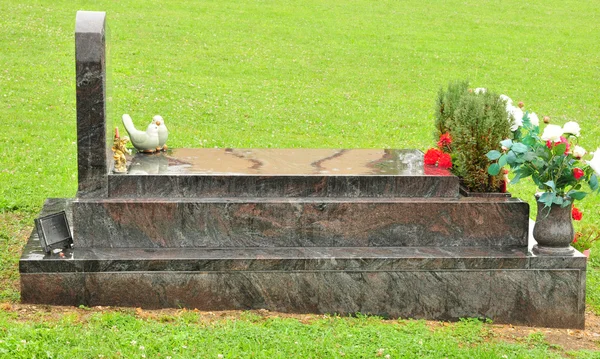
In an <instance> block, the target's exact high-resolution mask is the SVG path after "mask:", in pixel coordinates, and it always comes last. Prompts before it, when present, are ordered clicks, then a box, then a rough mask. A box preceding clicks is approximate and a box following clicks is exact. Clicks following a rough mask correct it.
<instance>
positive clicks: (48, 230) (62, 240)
mask: <svg viewBox="0 0 600 359" xmlns="http://www.w3.org/2000/svg"><path fill="white" fill-rule="evenodd" d="M35 227H36V229H37V233H38V236H39V238H40V245H41V246H42V249H43V250H44V251H45V252H46V253H50V252H51V251H52V250H53V249H57V248H60V249H65V248H68V247H70V246H71V245H72V244H73V236H72V235H71V229H70V228H69V222H68V221H67V214H66V213H65V211H61V212H58V213H54V214H50V215H47V216H44V217H40V218H36V219H35Z"/></svg>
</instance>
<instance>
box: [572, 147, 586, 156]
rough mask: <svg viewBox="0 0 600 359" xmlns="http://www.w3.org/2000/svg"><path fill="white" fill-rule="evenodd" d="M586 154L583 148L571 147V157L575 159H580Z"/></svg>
mask: <svg viewBox="0 0 600 359" xmlns="http://www.w3.org/2000/svg"><path fill="white" fill-rule="evenodd" d="M586 153H587V151H586V150H585V148H583V147H581V146H575V147H573V157H575V158H581V157H583V156H585V154H586Z"/></svg>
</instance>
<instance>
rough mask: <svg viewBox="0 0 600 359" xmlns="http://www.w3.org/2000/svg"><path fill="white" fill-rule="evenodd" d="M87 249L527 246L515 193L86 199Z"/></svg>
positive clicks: (79, 221)
mask: <svg viewBox="0 0 600 359" xmlns="http://www.w3.org/2000/svg"><path fill="white" fill-rule="evenodd" d="M72 207H73V223H74V227H75V230H74V241H75V244H76V245H78V246H81V247H115V248H116V247H123V248H125V247H138V248H157V247H165V248H179V247H189V248H193V247H400V246H417V247H420V246H526V245H527V234H528V225H529V218H528V215H529V205H528V204H527V203H525V202H523V201H521V200H519V199H515V198H498V199H488V198H481V199H478V198H460V199H443V198H418V199H417V198H412V199H410V198H175V199H173V198H171V199H168V198H147V199H122V198H91V199H90V198H85V199H76V200H74V201H73V203H72Z"/></svg>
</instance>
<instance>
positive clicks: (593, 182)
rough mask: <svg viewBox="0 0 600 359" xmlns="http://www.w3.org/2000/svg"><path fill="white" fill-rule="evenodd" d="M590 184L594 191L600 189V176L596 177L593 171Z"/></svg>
mask: <svg viewBox="0 0 600 359" xmlns="http://www.w3.org/2000/svg"><path fill="white" fill-rule="evenodd" d="M588 184H589V185H590V188H591V189H592V191H595V190H597V189H598V177H596V174H595V173H592V175H591V176H590V181H589V182H588Z"/></svg>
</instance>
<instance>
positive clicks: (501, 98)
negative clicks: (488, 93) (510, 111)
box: [500, 95, 513, 107]
mask: <svg viewBox="0 0 600 359" xmlns="http://www.w3.org/2000/svg"><path fill="white" fill-rule="evenodd" d="M500 100H502V101H504V102H505V103H506V107H508V106H512V104H513V102H512V100H511V98H510V97H508V96H506V95H500Z"/></svg>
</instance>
